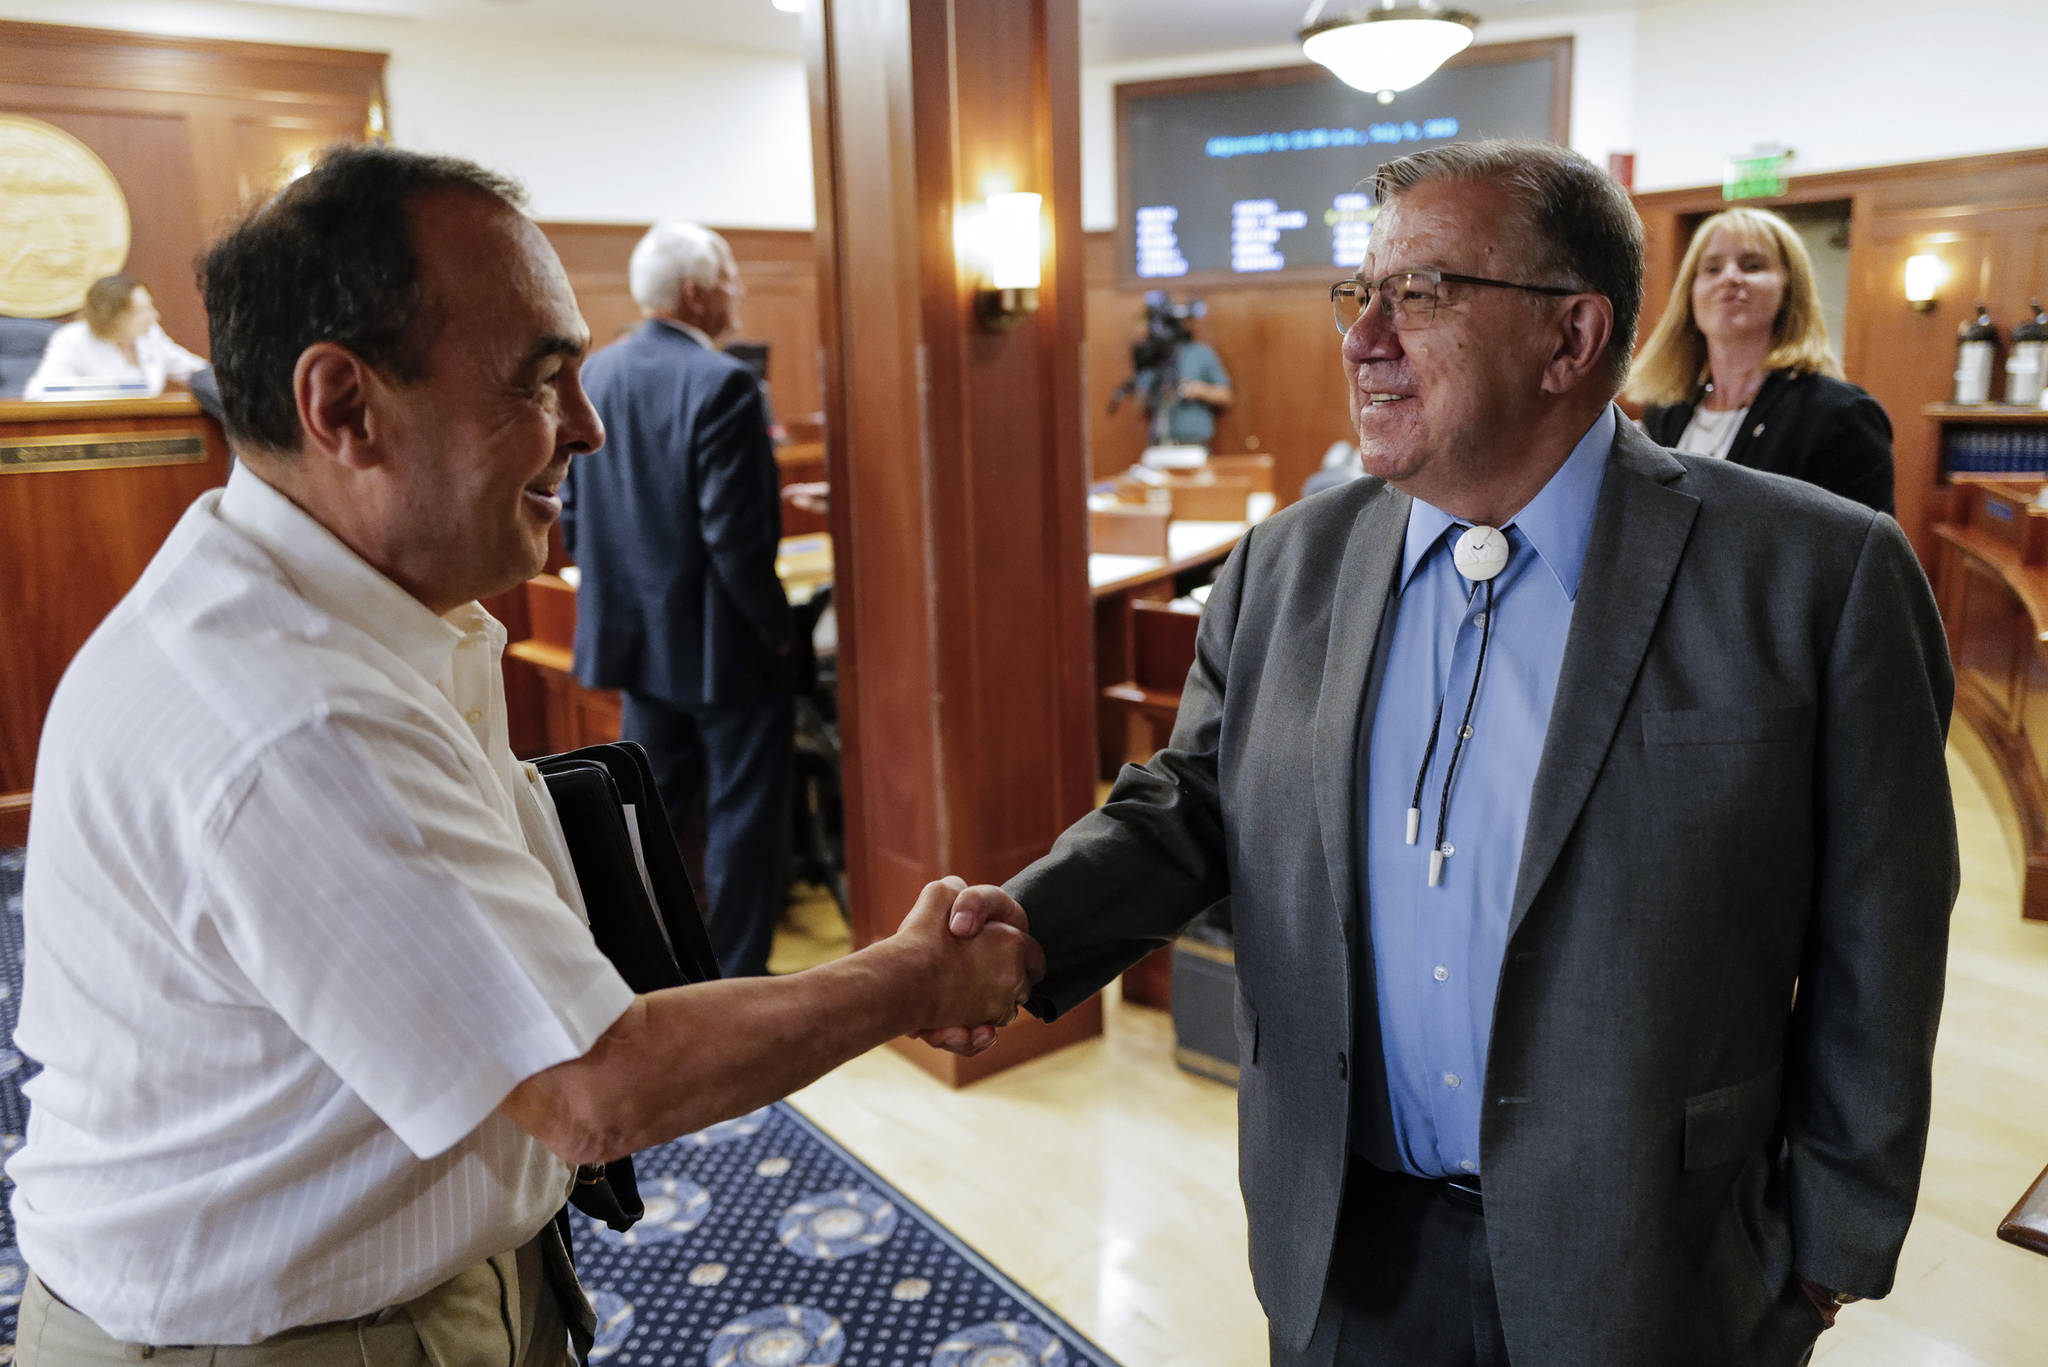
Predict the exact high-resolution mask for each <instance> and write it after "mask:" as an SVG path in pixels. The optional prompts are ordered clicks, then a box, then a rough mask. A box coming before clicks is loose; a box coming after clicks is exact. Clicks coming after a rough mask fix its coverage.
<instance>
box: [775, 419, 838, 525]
mask: <svg viewBox="0 0 2048 1367" xmlns="http://www.w3.org/2000/svg"><path fill="white" fill-rule="evenodd" d="M825 479H826V474H825V443H824V442H822V441H805V442H799V441H787V442H784V443H783V444H782V445H780V446H778V447H776V448H775V482H776V487H777V488H779V489H787V488H788V487H789V486H790V485H792V484H817V483H821V482H823V481H824V480H825ZM782 530H783V531H784V532H786V533H788V534H789V535H790V536H822V535H824V534H826V533H827V532H830V531H831V530H832V529H831V527H830V525H829V524H828V522H827V520H826V518H825V515H824V514H823V513H807V512H804V511H803V510H802V509H799V508H792V507H790V506H789V505H788V504H787V503H785V504H783V505H782Z"/></svg>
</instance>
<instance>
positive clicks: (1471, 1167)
mask: <svg viewBox="0 0 2048 1367" xmlns="http://www.w3.org/2000/svg"><path fill="white" fill-rule="evenodd" d="M1458 1166H1459V1167H1460V1168H1461V1169H1463V1170H1464V1171H1466V1172H1477V1171H1479V1165H1478V1164H1477V1163H1475V1162H1473V1161H1472V1160H1471V1159H1469V1158H1468V1159H1466V1160H1465V1161H1464V1162H1462V1163H1460V1164H1458Z"/></svg>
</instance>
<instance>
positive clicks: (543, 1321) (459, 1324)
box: [14, 1230, 574, 1367]
mask: <svg viewBox="0 0 2048 1367" xmlns="http://www.w3.org/2000/svg"><path fill="white" fill-rule="evenodd" d="M548 1233H549V1231H547V1230H543V1231H542V1237H543V1238H545V1237H547V1236H548ZM14 1360H15V1362H17V1363H20V1364H22V1365H23V1367H115V1364H126V1363H132V1362H149V1363H154V1364H158V1365H159V1367H287V1364H288V1365H289V1367H505V1365H506V1364H507V1363H512V1364H515V1367H568V1364H569V1363H571V1362H573V1361H574V1359H573V1358H572V1357H571V1355H570V1352H569V1334H568V1330H567V1328H566V1327H565V1326H564V1324H563V1321H562V1315H561V1310H560V1307H559V1306H557V1305H556V1302H555V1292H554V1291H553V1290H552V1289H551V1288H550V1287H549V1286H548V1282H547V1278H546V1276H545V1274H544V1273H543V1270H542V1257H541V1247H540V1240H539V1239H535V1240H533V1241H532V1242H529V1243H527V1244H526V1245H524V1246H523V1247H521V1248H518V1249H516V1250H514V1251H513V1252H510V1253H501V1254H499V1255H497V1256H496V1257H494V1258H489V1259H486V1260H485V1261H483V1262H481V1263H478V1264H477V1265H476V1266H474V1267H472V1268H470V1269H469V1270H468V1271H466V1272H462V1273H460V1274H458V1275H457V1276H455V1277H453V1278H451V1279H450V1280H448V1281H446V1282H443V1283H442V1284H441V1285H440V1286H437V1287H435V1288H434V1289H433V1290H432V1291H429V1292H427V1293H426V1294H425V1295H424V1296H421V1297H419V1298H417V1299H415V1300H410V1301H407V1302H406V1303H405V1304H403V1305H395V1306H392V1307H391V1308H390V1309H388V1310H384V1311H380V1312H379V1313H377V1314H375V1315H369V1316H365V1317H364V1318H362V1319H359V1320H345V1321H342V1322H340V1323H336V1324H316V1325H309V1326H308V1327H306V1328H304V1329H288V1330H286V1331H285V1332H284V1333H282V1334H277V1335H274V1336H273V1337H271V1338H267V1339H264V1340H263V1341H262V1342H261V1343H249V1344H221V1345H208V1344H201V1345H198V1346H169V1347H154V1346H151V1345H148V1344H140V1343H123V1342H121V1341H120V1340H119V1339H116V1338H112V1337H110V1336H109V1335H108V1334H106V1333H105V1332H104V1331H102V1330H101V1329H100V1327H99V1326H98V1325H96V1324H94V1323H93V1322H92V1321H91V1320H89V1319H87V1318H86V1317H85V1316H84V1315H81V1314H79V1313H78V1312H77V1311H76V1310H73V1309H72V1308H71V1307H70V1306H68V1305H66V1304H65V1303H64V1302H62V1301H60V1300H58V1299H57V1298H56V1297H54V1296H52V1295H51V1294H50V1291H49V1288H48V1287H46V1286H44V1285H43V1283H42V1280H41V1279H40V1278H38V1277H35V1276H33V1275H31V1276H30V1277H29V1280H28V1285H27V1287H26V1288H25V1289H24V1291H23V1293H22V1298H21V1319H20V1328H19V1330H18V1332H17V1333H16V1336H15V1356H14Z"/></svg>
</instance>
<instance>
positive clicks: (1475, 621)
mask: <svg viewBox="0 0 2048 1367" xmlns="http://www.w3.org/2000/svg"><path fill="white" fill-rule="evenodd" d="M1472 625H1473V626H1475V627H1483V626H1485V625H1486V614H1485V613H1483V612H1476V613H1474V614H1472Z"/></svg>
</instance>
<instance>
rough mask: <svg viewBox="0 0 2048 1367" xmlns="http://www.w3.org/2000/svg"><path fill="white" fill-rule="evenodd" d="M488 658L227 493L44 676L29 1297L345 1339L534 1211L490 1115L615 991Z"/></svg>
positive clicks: (204, 1339) (528, 1227)
mask: <svg viewBox="0 0 2048 1367" xmlns="http://www.w3.org/2000/svg"><path fill="white" fill-rule="evenodd" d="M504 642H505V635H504V629H503V628H502V627H501V626H500V625H499V624H498V623H497V622H496V621H495V620H493V619H492V618H491V617H490V615H489V614H488V613H486V612H484V610H483V609H482V608H481V607H479V606H477V605H476V604H473V603H472V604H469V605H467V606H465V607H463V608H460V609H457V610H456V611H455V612H453V613H450V614H449V615H448V616H447V617H446V618H442V617H437V616H435V615H434V614H433V613H431V612H429V611H428V610H427V609H426V608H425V607H424V606H422V605H421V604H420V603H419V602H418V601H417V600H416V599H414V598H412V597H411V596H410V595H408V594H407V593H405V592H404V591H403V590H402V589H400V588H399V587H398V586H397V585H395V584H393V583H392V582H390V581H389V580H387V579H385V578H383V577H382V576H381V575H379V574H378V573H377V572H376V571H375V570H373V569H371V568H370V566H369V565H368V564H366V563H365V562H364V561H362V560H361V559H359V558H358V557H357V556H356V555H354V554H353V553H352V552H351V551H350V550H349V549H348V548H347V547H346V546H344V545H343V544H342V543H341V542H340V541H339V540H337V539H336V538H335V537H334V536H332V535H331V534H330V533H329V532H327V530H326V529H325V528H323V527H322V526H321V525H320V524H319V523H317V522H315V521H314V520H313V519H312V518H310V517H308V516H307V515H306V514H305V513H304V512H302V511H300V510H299V509H298V508H297V507H296V506H295V505H293V504H292V503H291V502H290V501H289V500H288V499H286V498H285V497H284V496H283V495H281V494H279V493H278V492H277V491H276V490H274V489H272V488H271V487H270V486H269V485H267V484H265V483H264V482H263V481H262V480H261V479H260V478H259V477H258V476H257V475H256V474H254V473H253V472H252V471H251V470H250V469H249V467H248V466H247V465H240V466H237V467H236V469H235V471H234V473H233V475H232V476H231V477H230V479H229V482H228V487H227V489H226V490H225V491H224V492H223V491H219V490H216V491H214V492H212V493H208V494H206V495H204V496H202V497H201V498H200V499H199V501H198V502H197V503H195V504H194V505H193V506H192V508H191V509H190V510H189V511H188V512H187V513H186V514H185V516H184V518H183V519H182V520H181V521H180V522H179V523H178V525H177V527H176V529H175V530H174V531H173V532H172V533H171V535H170V538H169V539H168V540H167V541H166V542H165V543H164V546H163V548H162V549H161V550H160V551H159V552H158V553H157V555H156V558H155V559H154V560H153V561H151V563H150V566H149V568H148V569H147V570H146V571H145V572H144V574H143V576H142V578H141V580H140V582H138V583H137V585H136V586H135V588H134V590H133V591H131V592H130V593H129V595H128V596H127V597H126V598H125V599H123V600H122V602H121V603H120V605H119V606H118V607H116V608H115V609H114V611H113V612H112V613H111V614H110V615H109V616H108V618H107V619H106V621H105V622H104V623H102V624H101V626H100V628H99V629H98V630H97V631H96V632H94V633H93V635H92V638H91V639H90V640H89V641H87V642H86V644H85V646H84V648H83V649H82V650H80V651H79V653H78V656H77V658H76V659H75V660H73V662H72V664H71V667H70V669H69V670H68V671H67V672H66V674H65V676H64V680H63V682H62V684H61V685H60V686H59V687H58V689H57V693H56V697H55V699H54V700H53V702H52V703H51V706H50V711H49V718H48V721H47V723H46V724H45V726H44V729H43V737H42V747H41V750H40V753H39V754H38V757H37V765H36V786H35V805H34V808H33V812H32V818H31V822H32V824H31V827H30V831H29V851H28V867H27V873H26V882H25V886H24V895H23V903H24V921H25V929H26V946H25V972H24V978H25V981H24V987H23V994H22V1003H21V1016H20V1024H19V1027H18V1029H17V1031H16V1040H17V1042H18V1044H19V1046H20V1048H21V1049H22V1051H23V1052H24V1053H26V1054H27V1055H29V1057H31V1058H32V1059H34V1060H36V1061H37V1062H39V1063H41V1064H42V1065H43V1071H42V1072H41V1073H40V1074H39V1075H38V1076H37V1077H35V1078H34V1080H32V1081H31V1082H30V1083H29V1084H28V1086H27V1088H26V1089H25V1090H26V1092H27V1094H28V1097H29V1099H30V1102H31V1110H30V1118H29V1127H28V1137H27V1143H26V1145H25V1147H24V1148H23V1149H22V1150H21V1151H20V1152H19V1153H18V1154H16V1155H15V1156H14V1158H13V1160H12V1161H11V1162H10V1163H9V1165H8V1172H9V1176H11V1177H12V1178H13V1179H14V1181H15V1184H16V1186H15V1193H14V1200H13V1212H14V1219H15V1224H16V1229H17V1231H18V1236H17V1237H18V1242H19V1244H20V1247H21V1251H22V1254H23V1256H24V1258H25V1259H26V1260H27V1262H28V1264H29V1266H30V1267H31V1268H33V1269H34V1270H35V1271H36V1272H37V1273H38V1274H39V1275H40V1276H41V1277H42V1278H43V1280H44V1282H45V1283H47V1284H48V1285H49V1286H50V1287H51V1288H52V1289H53V1290H54V1291H56V1292H57V1294H59V1295H60V1296H62V1297H64V1299H65V1300H67V1301H68V1302H70V1303H71V1304H72V1305H73V1306H75V1307H76V1308H77V1309H78V1310H79V1311H81V1312H82V1313H84V1314H85V1315H87V1316H88V1317H89V1318H91V1319H92V1320H94V1321H95V1322H96V1323H97V1324H99V1326H100V1327H101V1328H102V1329H104V1330H106V1331H107V1332H108V1333H110V1334H112V1335H114V1336H115V1337H117V1338H121V1339H125V1340H130V1341H135V1342H142V1343H157V1344H176V1343H246V1342H252V1341H254V1340H256V1339H260V1338H263V1337H266V1336H268V1335H270V1334H273V1333H276V1332H279V1331H280V1330H284V1329H288V1328H294V1327H297V1326H300V1325H306V1324H314V1323H321V1322H326V1321H330V1320H337V1319H347V1318H352V1317H354V1316H358V1315H363V1314H368V1313H371V1312H373V1311H376V1310H378V1309H380V1308H382V1307H385V1306H388V1305H391V1304H394V1303H396V1302H399V1301H403V1300H407V1299H410V1298H411V1297H413V1296H416V1295H418V1294H420V1293H421V1292H423V1291H426V1290H427V1289H429V1288H431V1287H432V1286H434V1285H437V1284H438V1283H440V1282H442V1281H444V1280H446V1279H447V1278H448V1277H450V1276H452V1275H453V1274H454V1273H456V1272H458V1271H460V1270H461V1269H463V1268H465V1267H467V1266H469V1265H470V1264H472V1263H474V1262H476V1261H478V1260H479V1259H482V1258H484V1257H487V1256H489V1255H491V1254H493V1253H497V1252H501V1251H503V1250H505V1249H508V1248H512V1247H514V1246H516V1245H518V1244H520V1243H522V1242H524V1241H525V1240H527V1239H529V1238H531V1237H532V1236H533V1234H534V1233H535V1232H536V1231H538V1230H539V1229H540V1228H541V1226H542V1225H544V1224H545V1223H546V1222H547V1220H548V1219H549V1218H550V1216H551V1215H552V1214H553V1213H554V1211H555V1210H556V1209H557V1208H558V1207H559V1206H560V1205H561V1202H562V1199H563V1195H564V1193H565V1191H566V1190H567V1186H568V1183H569V1179H570V1170H569V1168H568V1166H567V1165H566V1164H565V1163H563V1162H562V1161H561V1160H560V1159H558V1158H557V1157H555V1156H554V1155H553V1154H552V1153H550V1152H548V1151H547V1150H546V1149H545V1148H544V1147H542V1146H541V1145H540V1144H539V1143H537V1142H536V1141H534V1140H533V1139H531V1138H529V1137H528V1136H527V1135H526V1134H525V1133H524V1132H523V1131H521V1130H520V1129H519V1128H518V1127H516V1126H514V1125H513V1124H512V1123H511V1122H509V1121H507V1120H505V1119H503V1118H501V1117H499V1116H497V1115H496V1114H495V1110H496V1107H497V1105H498V1103H499V1102H500V1101H502V1100H503V1099H504V1097H505V1095H506V1093H507V1092H509V1091H510V1090H511V1089H512V1087H513V1086H515V1085H516V1084H517V1083H519V1082H520V1081H521V1080H522V1079H524V1078H527V1077H529V1076H531V1075H532V1074H534V1073H536V1072H539V1071H540V1070H542V1069H544V1068H547V1067H550V1066H552V1065H554V1064H556V1063H560V1062H563V1061H565V1060H567V1059H571V1058H575V1057H578V1056H580V1055H582V1054H583V1053H585V1052H586V1051H587V1050H588V1049H589V1048H590V1046H591V1044H592V1043H594V1042H595V1040H596V1039H597V1037H598V1036H599V1035H600V1034H602V1033H603V1032H604V1030H605V1029H606V1028H608V1027H609V1026H610V1025H611V1024H612V1023H613V1022H614V1021H615V1020H616V1019H617V1018H618V1017H619V1015H620V1014H621V1013H622V1012H623V1011H624V1010H625V1008H626V1006H627V1005H628V1004H629V1002H630V1001H631V999H632V994H631V992H630V990H629V989H628V988H627V987H626V985H625V983H624V982H623V981H622V980H621V979H620V978H619V976H618V974H617V973H616V972H614V971H613V969H612V967H611V965H610V964H609V963H608V962H607V961H606V960H605V959H604V957H603V956H602V955H601V954H600V953H599V952H598V950H597V948H596V946H595V945H594V944H593V942H592V940H591V937H590V932H589V930H588V927H587V926H586V925H585V924H584V921H583V920H582V918H581V915H580V913H581V902H580V900H579V899H578V898H577V896H576V893H575V886H574V879H573V873H572V872H571V870H570V869H569V867H568V864H567V856H566V852H565V850H564V849H563V847H562V845H561V837H560V828H559V825H558V824H557V823H556V822H555V820H554V817H553V808H552V806H550V805H548V804H547V802H546V789H545V787H544V786H543V785H541V784H539V782H538V779H537V776H535V775H534V774H533V773H532V771H531V770H530V769H527V768H525V767H524V766H521V765H520V764H519V763H518V762H517V761H515V760H514V759H513V757H512V754H511V750H510V748H509V746H508V745H507V741H506V716H505V703H504V686H503V679H502V676H501V674H500V656H501V652H502V650H503V647H504Z"/></svg>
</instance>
